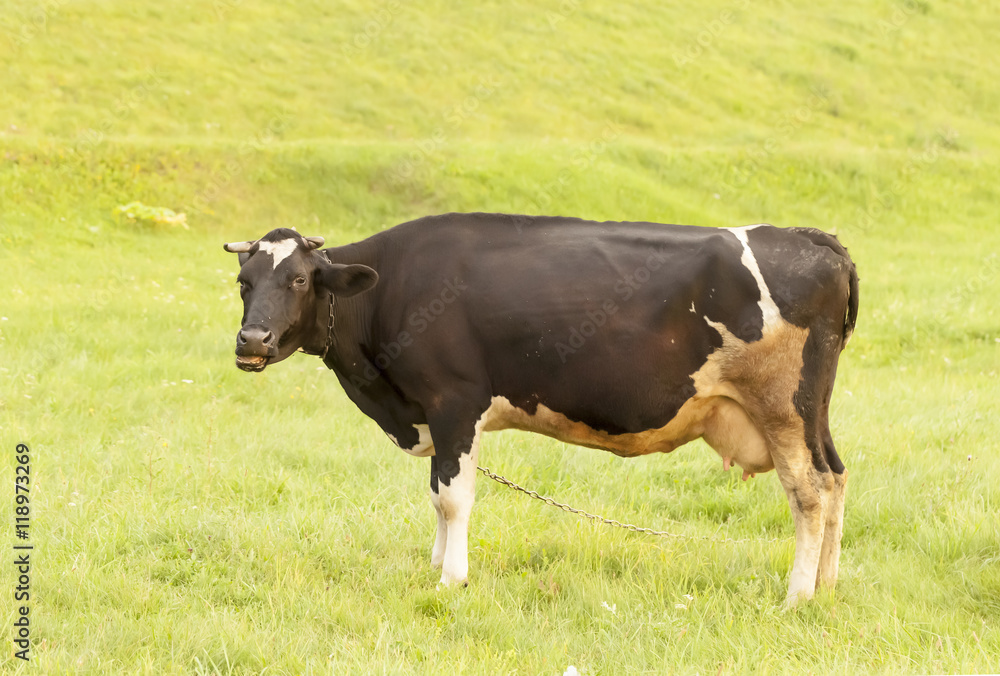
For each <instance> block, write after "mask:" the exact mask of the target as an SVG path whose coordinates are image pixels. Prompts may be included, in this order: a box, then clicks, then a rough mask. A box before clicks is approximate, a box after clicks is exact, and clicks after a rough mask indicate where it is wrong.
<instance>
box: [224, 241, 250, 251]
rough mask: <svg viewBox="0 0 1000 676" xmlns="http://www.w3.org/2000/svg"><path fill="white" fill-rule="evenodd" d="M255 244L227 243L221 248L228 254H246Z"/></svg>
mask: <svg viewBox="0 0 1000 676" xmlns="http://www.w3.org/2000/svg"><path fill="white" fill-rule="evenodd" d="M256 243H257V242H227V243H226V244H223V245H222V248H223V249H225V250H226V251H228V252H229V253H247V252H248V251H250V249H251V248H252V247H253V245H254V244H256Z"/></svg>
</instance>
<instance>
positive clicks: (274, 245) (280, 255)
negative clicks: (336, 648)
mask: <svg viewBox="0 0 1000 676" xmlns="http://www.w3.org/2000/svg"><path fill="white" fill-rule="evenodd" d="M259 246H260V250H261V251H263V252H264V253H269V254H271V258H273V259H274V267H273V268H271V269H272V270H277V269H278V264H279V263H281V261H283V260H285V259H286V258H288V257H289V256H291V255H292V253H293V252H294V251H295V249H297V248H298V246H299V243H298V240H294V239H292V238H290V237H289V238H288V239H283V240H281V241H280V242H260V243H259Z"/></svg>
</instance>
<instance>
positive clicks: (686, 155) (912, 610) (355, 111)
mask: <svg viewBox="0 0 1000 676" xmlns="http://www.w3.org/2000/svg"><path fill="white" fill-rule="evenodd" d="M998 9H1000V7H998V6H997V5H996V3H975V2H957V3H942V2H907V3H902V2H901V3H893V2H847V3H821V4H819V5H813V6H811V7H810V8H809V9H798V8H795V7H792V6H790V5H789V4H788V3H777V2H773V3H772V2H736V3H732V4H715V5H711V4H705V3H694V2H686V3H673V4H672V5H671V7H669V8H668V7H663V6H660V5H659V4H657V3H638V2H636V3H618V4H616V5H614V6H610V7H603V8H602V7H596V6H592V5H588V4H586V3H582V2H575V1H573V0H569V1H566V2H561V3H555V2H554V3H551V5H550V6H547V7H546V6H541V7H540V6H539V5H538V4H537V3H526V2H523V3H522V2H514V3H485V4H484V3H479V4H478V5H477V6H476V7H475V8H474V9H469V8H466V7H465V6H463V5H462V4H461V3H447V2H437V3H431V4H427V5H421V6H419V7H417V6H413V5H410V4H406V3H401V2H395V1H394V0H390V1H389V2H387V3H384V4H375V5H370V4H365V3H336V4H329V3H323V2H308V1H305V0H302V1H296V2H288V3H284V4H282V5H278V4H270V3H264V2H260V1H256V0H242V1H239V2H237V0H217V1H215V2H211V3H200V4H199V3H180V2H178V3H169V4H166V5H164V4H162V3H153V2H149V1H148V0H141V1H138V2H133V3H124V2H117V1H112V2H97V1H74V0H47V1H46V2H43V3H40V4H24V3H14V2H9V1H6V0H0V10H2V11H0V270H2V271H3V275H2V276H0V278H2V280H0V444H2V448H3V449H4V453H3V457H4V461H3V463H0V471H2V472H4V473H5V474H4V476H5V477H10V476H13V459H12V454H13V449H14V446H15V444H16V443H17V442H19V441H25V442H27V443H29V444H30V445H31V448H32V451H33V454H34V466H33V472H34V475H33V477H34V480H35V484H34V485H33V493H32V499H33V519H34V520H33V526H32V528H33V542H34V543H35V545H36V547H37V558H36V564H35V567H34V568H33V571H32V592H33V601H34V603H33V609H32V620H33V638H34V640H35V642H36V643H35V646H34V649H33V656H34V659H35V660H36V661H37V662H38V663H37V664H34V665H32V666H30V667H25V666H24V665H18V664H16V660H15V659H14V658H13V657H12V654H11V653H12V650H7V651H5V652H4V653H3V654H0V664H2V665H3V668H4V669H9V670H11V671H13V672H14V673H28V672H29V671H32V670H36V671H39V673H95V674H97V673H101V674H103V673H150V674H160V673H259V672H260V671H262V670H264V669H267V671H268V673H313V674H319V673H345V672H347V673H364V672H376V673H378V672H388V673H398V672H403V673H424V672H434V673H441V672H460V673H462V672H464V673H480V672H491V673H493V672H504V673H511V672H514V673H554V674H561V673H563V671H564V670H565V669H566V667H567V666H568V665H570V664H573V665H575V666H577V667H578V668H579V669H580V670H581V672H582V673H585V674H604V673H663V672H677V673H708V672H712V673H715V672H717V671H721V673H750V672H753V673H802V672H807V671H811V672H813V673H829V672H834V671H837V672H846V673H871V672H885V673H938V672H966V673H975V672H991V671H992V672H995V671H997V670H998V669H1000V628H998V625H997V617H998V616H1000V528H998V526H997V521H996V516H997V513H998V510H1000V496H998V492H997V486H998V485H1000V461H998V460H997V450H998V446H997V442H996V439H997V438H1000V425H998V423H997V420H998V414H1000V410H998V409H1000V404H998V401H1000V386H998V384H997V382H998V380H997V374H998V371H1000V317H998V312H997V309H996V303H995V299H996V298H997V297H998V296H1000V228H998V226H997V217H996V214H997V209H998V206H1000V187H998V186H997V182H996V179H995V177H996V176H997V175H1000V156H998V151H1000V131H998V130H1000V112H998V111H1000V105H998V104H1000V94H998V89H997V87H996V85H995V83H996V82H997V81H998V80H1000V52H998V51H997V50H996V49H995V47H994V46H993V41H992V38H993V36H995V35H996V34H997V32H998V29H1000V19H998V18H997V17H998V16H1000V15H998V12H997V10H998ZM134 200H140V201H142V202H143V203H145V204H149V205H154V206H163V207H169V208H171V209H174V210H177V211H181V212H184V213H185V214H186V215H187V220H188V225H189V229H184V228H181V227H176V226H169V225H165V224H161V225H156V224H143V223H134V222H129V221H128V220H127V219H120V218H116V217H114V216H113V215H112V210H113V209H114V208H115V207H116V206H118V205H122V204H126V203H129V202H132V201H134ZM473 210H475V211H510V212H525V213H550V214H566V215H576V216H582V217H587V218H594V219H611V220H623V219H629V220H641V219H646V220H653V221H662V222H674V223H694V224H701V225H741V224H747V223H756V222H762V221H767V222H771V223H774V224H776V225H785V226H791V225H810V226H817V227H821V228H824V229H826V230H830V231H835V232H837V233H838V234H839V235H840V237H841V239H842V241H844V243H845V244H846V245H847V246H848V247H849V248H850V250H851V253H852V255H853V256H854V258H855V260H856V261H857V263H858V266H859V269H860V271H861V276H862V306H861V317H860V319H859V325H858V332H857V334H856V336H855V338H854V339H853V340H852V342H851V346H850V348H849V349H848V350H847V351H846V352H845V353H844V355H843V359H842V362H841V364H842V366H841V369H840V379H839V386H838V390H837V394H836V399H835V402H834V411H833V426H834V436H835V438H836V439H837V441H838V446H839V448H840V450H841V453H842V455H843V456H844V459H845V462H846V463H847V465H848V467H849V469H850V471H851V479H850V485H849V490H848V506H847V518H846V527H845V536H844V554H843V560H842V571H841V581H840V583H839V585H838V587H837V589H836V591H835V592H834V593H832V594H825V595H821V597H820V598H818V599H817V600H816V601H815V602H813V603H811V604H808V605H807V606H806V607H804V608H802V609H801V610H799V611H796V612H793V613H785V612H782V611H781V609H780V604H781V601H782V600H783V595H784V591H785V588H786V584H787V574H788V571H789V570H790V567H791V561H792V555H793V542H792V539H791V537H792V535H793V529H792V524H791V518H790V515H789V512H788V507H787V503H786V500H785V497H784V494H783V492H782V490H781V488H780V486H779V484H778V481H777V479H776V477H775V476H774V475H773V473H772V474H769V475H766V476H760V477H758V478H757V479H755V480H754V481H751V482H747V483H745V484H744V483H741V482H739V481H738V477H737V476H733V473H729V474H726V473H723V472H721V471H720V469H721V462H720V461H719V460H718V457H717V456H715V454H714V453H712V452H711V451H710V450H709V449H707V447H705V446H704V445H702V444H700V443H697V444H692V445H691V446H690V447H687V448H685V449H683V450H679V451H677V452H676V453H674V454H672V455H671V456H670V457H651V458H643V459H639V460H633V461H623V460H620V459H617V458H614V457H612V456H610V455H608V454H604V453H599V452H596V451H590V450H585V449H579V448H574V447H568V446H566V445H564V444H560V443H557V442H554V441H552V440H548V439H545V438H542V437H538V436H529V435H524V434H520V433H512V432H511V433H502V434H497V435H492V436H489V437H487V439H486V442H485V446H484V450H483V456H482V459H483V462H484V464H485V465H488V466H490V467H492V468H494V469H497V470H499V471H501V473H504V474H506V475H508V476H510V477H511V478H513V479H515V480H518V481H520V482H523V483H525V484H527V485H529V486H530V487H532V488H535V489H537V490H539V491H540V492H542V493H545V494H550V495H552V496H554V497H556V498H557V499H559V500H562V501H566V502H570V503H571V504H574V505H576V506H580V507H583V508H586V509H588V510H590V511H598V512H601V513H604V514H607V515H610V516H613V517H616V518H620V519H622V520H627V521H632V522H634V523H638V524H640V525H644V526H651V527H654V528H663V529H667V530H671V531H674V532H677V533H679V534H683V535H686V536H692V537H694V538H702V537H705V536H707V537H709V538H712V539H709V540H702V539H683V538H679V539H670V540H663V541H660V540H652V539H649V538H646V537H641V536H629V535H625V534H622V533H618V532H612V531H609V530H608V529H606V528H600V527H596V526H592V525H589V524H587V523H582V522H579V521H577V520H575V519H574V518H573V517H571V516H570V515H566V514H563V513H560V512H556V511H554V510H551V509H549V508H545V507H543V506H542V505H539V504H538V503H529V502H528V501H527V499H525V498H524V497H523V496H521V495H519V494H515V493H513V492H511V491H509V490H507V489H504V488H502V487H500V486H496V485H487V481H486V480H485V479H483V480H481V481H480V483H479V486H478V491H479V500H478V502H477V507H476V510H475V512H474V515H473V525H472V528H471V541H470V564H471V575H472V584H471V586H470V587H469V588H468V589H465V590H443V591H437V590H435V583H436V581H437V576H436V575H435V574H434V572H433V571H432V570H431V569H430V566H429V553H430V545H431V542H432V537H433V526H434V517H433V510H432V508H431V506H430V504H429V501H428V500H427V497H426V476H427V471H428V467H427V462H426V461H424V460H418V459H414V458H410V457H408V456H406V455H405V454H403V453H401V452H399V451H398V450H397V449H395V448H394V447H393V446H391V444H390V442H389V441H388V440H386V439H385V437H384V435H383V434H382V433H381V432H380V431H379V430H378V428H377V427H376V426H375V424H374V423H372V422H371V421H369V420H367V419H366V418H364V417H363V416H362V415H361V414H360V413H359V412H358V411H357V410H356V409H355V408H354V407H353V405H352V404H351V403H350V402H349V401H348V400H347V398H346V397H345V396H344V394H343V393H342V391H341V390H340V388H339V386H338V385H337V383H336V379H335V378H334V377H333V376H332V374H330V373H329V372H326V371H324V370H321V369H319V370H318V369H317V367H318V366H320V364H319V362H318V361H317V360H315V359H314V358H308V357H305V356H303V355H299V356H296V357H294V358H292V359H290V360H289V361H288V362H286V363H284V364H281V365H280V366H279V367H277V368H275V369H273V370H269V371H267V372H265V373H264V374H261V375H259V376H251V375H249V374H245V373H242V372H239V371H237V370H236V369H235V368H234V367H233V364H232V349H233V340H234V335H235V332H236V330H237V328H238V323H239V317H240V303H239V294H238V293H237V292H236V291H237V290H236V286H235V283H234V280H235V273H236V261H235V257H233V256H232V255H230V254H226V253H224V252H223V251H222V248H221V243H222V242H223V241H226V240H234V239H245V238H250V237H257V236H259V235H261V234H263V233H264V232H266V231H267V230H269V229H271V228H273V227H277V226H279V225H295V226H297V227H298V228H299V230H301V231H304V232H306V231H307V234H321V235H323V236H325V237H326V238H327V240H328V242H331V243H342V242H347V241H353V240H356V239H360V238H362V237H365V236H367V235H369V234H371V233H373V232H376V231H378V230H379V229H382V228H386V227H390V226H392V225H394V224H396V223H399V222H402V221H404V220H408V219H411V218H415V217H418V216H421V215H425V214H428V213H436V212H443V211H473ZM385 281H387V282H388V283H392V281H393V280H385ZM8 451H9V452H8ZM4 532H5V533H8V532H10V530H9V529H5V530H4ZM727 536H728V537H730V538H734V539H737V540H739V542H735V543H734V542H720V541H719V540H720V539H721V538H724V537H727ZM8 541H9V542H12V541H13V535H11V536H10V538H6V537H5V542H8ZM0 585H3V586H4V589H5V590H6V591H4V592H3V593H5V594H6V593H8V592H9V590H10V589H11V588H12V586H13V573H12V567H11V566H5V567H4V568H3V572H2V573H0ZM13 612H14V610H13V608H11V607H10V606H9V605H7V606H2V607H0V621H2V622H3V623H4V625H5V626H7V627H10V626H11V624H12V623H13V620H14V615H13ZM4 635H5V636H7V634H4ZM5 640H6V639H5ZM6 645H7V646H8V647H9V646H10V645H11V644H10V643H7V644H6Z"/></svg>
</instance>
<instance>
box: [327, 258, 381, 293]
mask: <svg viewBox="0 0 1000 676" xmlns="http://www.w3.org/2000/svg"><path fill="white" fill-rule="evenodd" d="M376 282H378V273H377V272H375V271H374V270H372V269H371V268H370V267H368V266H367V265H341V264H340V263H323V264H322V265H321V266H320V268H319V283H320V285H322V286H324V287H326V288H327V289H328V290H329V291H333V294H334V295H335V296H343V297H345V298H346V297H348V296H354V295H356V294H359V293H361V292H362V291H367V290H368V289H370V288H372V287H373V286H375V283H376Z"/></svg>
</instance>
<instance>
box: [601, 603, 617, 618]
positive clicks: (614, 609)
mask: <svg viewBox="0 0 1000 676" xmlns="http://www.w3.org/2000/svg"><path fill="white" fill-rule="evenodd" d="M601 607H602V608H604V609H605V610H607V611H608V612H609V613H611V614H612V615H617V614H618V604H617V603H616V604H614V605H612V606H609V605H608V602H607V601H601Z"/></svg>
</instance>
